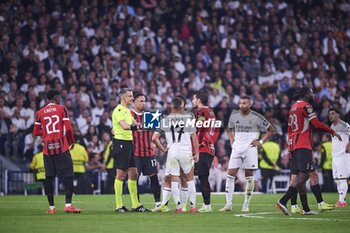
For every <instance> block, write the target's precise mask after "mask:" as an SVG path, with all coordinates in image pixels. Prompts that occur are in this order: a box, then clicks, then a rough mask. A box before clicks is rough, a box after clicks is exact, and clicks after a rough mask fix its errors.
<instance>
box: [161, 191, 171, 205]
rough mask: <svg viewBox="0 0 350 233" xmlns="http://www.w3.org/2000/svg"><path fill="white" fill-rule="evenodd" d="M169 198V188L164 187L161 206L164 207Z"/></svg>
mask: <svg viewBox="0 0 350 233" xmlns="http://www.w3.org/2000/svg"><path fill="white" fill-rule="evenodd" d="M170 196H171V188H170V187H164V188H163V198H162V205H166V204H167V203H168V201H169V199H170Z"/></svg>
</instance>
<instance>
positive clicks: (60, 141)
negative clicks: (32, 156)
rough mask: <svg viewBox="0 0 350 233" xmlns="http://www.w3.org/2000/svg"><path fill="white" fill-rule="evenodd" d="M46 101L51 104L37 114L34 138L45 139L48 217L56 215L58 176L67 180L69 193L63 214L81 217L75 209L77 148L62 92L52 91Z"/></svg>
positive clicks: (45, 185)
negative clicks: (74, 150)
mask: <svg viewBox="0 0 350 233" xmlns="http://www.w3.org/2000/svg"><path fill="white" fill-rule="evenodd" d="M46 98H47V100H48V101H49V103H48V104H47V105H46V106H44V107H43V108H41V109H40V110H39V111H37V113H36V120H35V123H34V128H33V135H34V136H42V137H43V147H44V148H43V153H44V165H45V171H46V179H45V182H44V188H45V193H46V195H47V200H48V202H49V209H48V210H47V213H48V214H55V213H56V209H55V204H54V196H53V195H54V194H53V192H54V184H53V182H54V178H55V177H56V176H60V177H63V178H64V181H63V182H64V187H65V191H66V203H65V206H64V212H66V213H80V212H81V210H80V209H78V208H76V207H75V206H74V205H72V195H73V178H74V172H73V162H72V157H71V155H70V152H69V149H72V148H73V147H74V134H73V129H72V126H71V123H70V120H69V116H68V111H67V109H66V108H65V107H64V106H63V105H60V104H59V103H60V93H59V91H57V90H54V89H52V90H49V91H48V92H47V94H46ZM70 147H71V148H70Z"/></svg>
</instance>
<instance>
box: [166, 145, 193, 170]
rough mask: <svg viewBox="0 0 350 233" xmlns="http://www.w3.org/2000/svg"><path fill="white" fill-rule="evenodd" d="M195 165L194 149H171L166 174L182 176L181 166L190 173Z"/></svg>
mask: <svg viewBox="0 0 350 233" xmlns="http://www.w3.org/2000/svg"><path fill="white" fill-rule="evenodd" d="M193 165H194V160H193V156H192V151H187V150H185V151H184V150H178V149H175V150H174V149H169V150H168V157H167V160H166V164H165V175H166V176H169V175H171V176H180V168H181V169H182V171H183V172H184V173H185V174H188V173H189V172H190V171H191V169H192V168H193Z"/></svg>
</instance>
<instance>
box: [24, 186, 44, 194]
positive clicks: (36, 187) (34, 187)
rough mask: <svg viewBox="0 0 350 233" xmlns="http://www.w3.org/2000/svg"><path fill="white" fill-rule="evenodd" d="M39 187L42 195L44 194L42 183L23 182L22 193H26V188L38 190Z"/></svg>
mask: <svg viewBox="0 0 350 233" xmlns="http://www.w3.org/2000/svg"><path fill="white" fill-rule="evenodd" d="M40 188H41V193H42V195H45V191H44V186H43V184H42V183H29V184H24V195H26V196H27V195H28V190H38V189H40Z"/></svg>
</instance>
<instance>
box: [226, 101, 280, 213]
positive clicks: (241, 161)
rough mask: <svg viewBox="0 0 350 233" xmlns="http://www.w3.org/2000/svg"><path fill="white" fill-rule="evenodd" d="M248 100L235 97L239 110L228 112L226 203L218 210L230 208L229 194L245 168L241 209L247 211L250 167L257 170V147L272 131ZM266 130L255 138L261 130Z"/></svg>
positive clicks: (252, 184) (252, 178)
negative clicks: (229, 149)
mask: <svg viewBox="0 0 350 233" xmlns="http://www.w3.org/2000/svg"><path fill="white" fill-rule="evenodd" d="M251 106H252V101H251V99H250V97H249V96H243V97H241V99H240V100H239V110H238V111H233V112H232V113H231V116H230V119H229V122H228V135H229V137H230V143H231V145H232V152H231V156H230V162H229V165H228V170H227V178H226V189H225V190H226V205H225V207H223V208H222V209H220V210H219V211H231V210H232V194H233V192H234V189H235V180H236V176H237V173H238V170H239V169H245V178H246V186H245V196H244V203H243V206H242V211H243V212H248V211H249V203H250V199H251V197H252V194H253V191H254V176H253V172H254V170H256V169H258V149H257V147H258V146H261V144H263V143H264V142H265V141H267V140H268V139H269V138H270V137H271V136H272V135H273V134H274V133H275V128H274V127H273V126H272V125H271V124H270V122H268V121H267V120H266V119H265V117H263V116H262V115H260V114H259V113H257V112H255V111H253V110H251V109H250V108H251ZM263 130H265V131H267V132H266V134H264V136H263V137H262V138H261V139H260V140H259V139H258V138H259V135H260V132H261V131H263Z"/></svg>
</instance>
